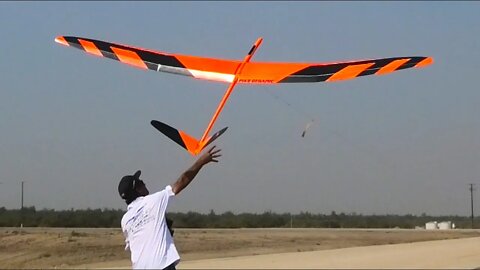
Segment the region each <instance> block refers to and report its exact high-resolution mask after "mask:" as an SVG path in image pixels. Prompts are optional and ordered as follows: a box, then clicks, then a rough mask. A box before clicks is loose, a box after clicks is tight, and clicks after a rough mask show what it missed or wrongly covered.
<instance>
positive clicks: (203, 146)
mask: <svg viewBox="0 0 480 270" xmlns="http://www.w3.org/2000/svg"><path fill="white" fill-rule="evenodd" d="M227 128H228V127H224V128H222V129H221V130H219V131H217V133H215V134H213V135H212V137H210V138H209V139H208V141H207V143H205V145H202V149H203V148H205V147H206V146H207V145H209V144H210V143H212V142H213V141H215V140H216V139H217V138H218V137H220V136H221V135H222V134H223V133H224V132H225V131H226V130H227ZM202 149H199V152H200V151H202Z"/></svg>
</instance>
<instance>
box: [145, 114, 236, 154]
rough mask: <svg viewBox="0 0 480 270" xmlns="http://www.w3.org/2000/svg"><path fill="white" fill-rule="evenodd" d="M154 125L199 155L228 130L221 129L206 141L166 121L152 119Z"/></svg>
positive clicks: (192, 152)
mask: <svg viewBox="0 0 480 270" xmlns="http://www.w3.org/2000/svg"><path fill="white" fill-rule="evenodd" d="M150 123H151V124H152V126H153V127H155V128H156V129H157V130H158V131H160V132H162V133H163V134H164V135H165V136H167V137H169V138H170V139H171V140H173V141H174V142H176V143H177V144H178V145H180V146H181V147H183V148H185V150H187V151H188V152H189V153H190V154H192V155H194V156H195V155H197V154H198V153H200V152H201V151H202V150H203V149H204V148H205V147H206V146H207V145H209V144H210V143H212V142H213V141H214V140H216V139H217V138H218V137H220V136H221V135H222V134H223V133H224V132H225V131H226V130H227V127H225V128H223V129H221V130H220V131H218V132H216V133H215V134H213V135H212V136H211V137H209V138H207V139H206V140H204V141H199V140H197V139H195V138H194V137H192V136H190V135H188V134H187V133H185V132H184V131H182V130H177V129H175V128H173V127H171V126H169V125H167V124H165V123H162V122H159V121H156V120H152V121H151V122H150Z"/></svg>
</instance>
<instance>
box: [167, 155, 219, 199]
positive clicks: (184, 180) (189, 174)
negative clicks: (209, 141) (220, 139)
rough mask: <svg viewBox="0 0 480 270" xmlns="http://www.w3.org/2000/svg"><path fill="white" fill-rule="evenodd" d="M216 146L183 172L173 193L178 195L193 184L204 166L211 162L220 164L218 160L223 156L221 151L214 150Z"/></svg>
mask: <svg viewBox="0 0 480 270" xmlns="http://www.w3.org/2000/svg"><path fill="white" fill-rule="evenodd" d="M214 149H215V146H212V148H210V149H209V150H208V151H207V152H205V153H204V154H203V155H201V156H200V157H199V158H198V159H197V161H195V163H193V165H192V166H191V167H190V168H188V169H187V170H186V171H185V172H183V173H182V174H181V175H180V177H179V178H178V180H177V181H176V182H175V183H173V185H172V191H173V193H175V195H177V194H178V193H180V191H182V190H183V189H184V188H185V187H186V186H188V184H190V182H192V180H193V178H195V176H196V175H197V173H198V172H199V171H200V169H201V168H202V167H203V165H206V164H208V163H210V162H218V160H217V159H216V158H218V157H221V156H222V155H220V154H218V153H219V152H220V149H218V150H214Z"/></svg>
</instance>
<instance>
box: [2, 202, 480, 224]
mask: <svg viewBox="0 0 480 270" xmlns="http://www.w3.org/2000/svg"><path fill="white" fill-rule="evenodd" d="M124 213H125V210H120V209H80V210H78V209H77V210H74V209H70V210H49V209H42V210H37V209H35V207H26V208H23V210H20V209H6V208H4V207H1V208H0V227H18V226H20V224H23V226H24V227H66V228H74V227H75V228H118V227H120V221H121V219H122V216H123V214H124ZM167 216H168V217H169V218H170V219H172V220H173V221H174V223H173V226H174V227H175V228H290V227H294V228H405V229H407V228H409V229H413V228H415V227H417V226H420V227H423V226H424V225H425V223H426V222H429V221H438V222H440V221H452V222H453V223H455V225H456V227H457V228H471V219H470V217H465V216H428V215H426V214H422V215H420V216H416V215H362V214H356V213H350V214H345V213H340V214H337V213H336V212H335V211H332V212H331V213H330V214H313V213H310V212H301V213H300V214H293V215H291V214H289V213H283V214H277V213H273V212H271V211H267V212H264V213H262V214H255V213H240V214H234V213H232V212H230V211H228V212H224V213H222V214H216V213H215V212H214V211H213V210H211V211H210V213H208V214H202V213H197V212H187V213H179V212H169V213H167ZM474 223H475V224H478V223H480V219H479V218H476V219H475V222H474ZM475 227H480V226H475Z"/></svg>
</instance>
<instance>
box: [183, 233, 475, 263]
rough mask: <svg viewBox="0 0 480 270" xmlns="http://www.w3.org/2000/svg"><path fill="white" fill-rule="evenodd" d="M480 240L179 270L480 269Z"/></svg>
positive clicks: (290, 255) (281, 257) (327, 252)
mask: <svg viewBox="0 0 480 270" xmlns="http://www.w3.org/2000/svg"><path fill="white" fill-rule="evenodd" d="M479 267H480V237H475V238H463V239H453V240H437V241H426V242H417V243H407V244H395V245H378V246H366V247H353V248H342V249H334V250H322V251H310V252H293V253H281V254H269V255H257V256H241V257H234V258H222V259H206V260H195V261H183V262H181V263H180V264H179V265H178V266H177V269H262V268H263V269H319V268H329V269H332V268H343V269H346V268H349V269H352V268H364V269H365V268H366V269H373V268H375V269H385V268H396V269H398V268H409V269H477V268H479Z"/></svg>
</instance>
